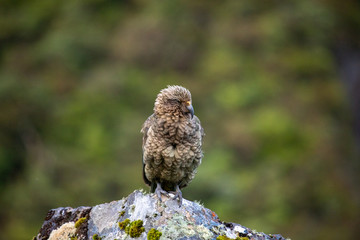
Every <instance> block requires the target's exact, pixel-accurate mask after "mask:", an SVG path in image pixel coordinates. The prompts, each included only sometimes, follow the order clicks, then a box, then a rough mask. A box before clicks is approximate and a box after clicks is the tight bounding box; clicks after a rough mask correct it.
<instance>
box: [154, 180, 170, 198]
mask: <svg viewBox="0 0 360 240" xmlns="http://www.w3.org/2000/svg"><path fill="white" fill-rule="evenodd" d="M155 193H156V195H157V197H158V199H159V200H160V202H162V199H161V195H165V196H167V197H170V196H169V193H168V192H167V191H165V190H164V189H162V187H161V184H160V183H157V185H156V189H155Z"/></svg>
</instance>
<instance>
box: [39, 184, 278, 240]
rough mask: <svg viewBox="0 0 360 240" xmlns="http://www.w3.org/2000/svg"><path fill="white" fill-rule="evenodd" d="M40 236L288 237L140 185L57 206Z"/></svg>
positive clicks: (272, 239)
mask: <svg viewBox="0 0 360 240" xmlns="http://www.w3.org/2000/svg"><path fill="white" fill-rule="evenodd" d="M34 239H35V240H46V239H49V240H54V239H56V240H60V239H71V240H85V239H96V240H97V239H102V240H114V239H119V240H120V239H153V240H157V239H161V240H166V239H179V240H195V239H214V240H227V239H238V240H265V239H266V240H285V238H284V237H282V236H281V235H280V234H269V235H267V234H265V233H262V232H260V233H259V232H256V231H255V230H251V229H249V228H247V227H244V226H242V225H240V224H237V223H226V222H223V221H221V220H220V219H219V217H218V216H217V214H216V213H214V212H213V211H211V210H210V209H207V208H205V207H203V206H202V205H200V204H198V203H196V202H192V201H189V200H186V199H183V204H182V206H181V207H179V204H178V202H177V201H176V200H172V199H168V198H167V197H165V196H163V198H162V201H159V199H158V198H157V196H156V195H155V194H146V193H144V192H143V191H141V190H136V191H134V192H133V193H131V194H130V195H129V196H128V197H126V198H123V199H121V200H118V201H112V202H110V203H104V204H100V205H97V206H94V207H78V208H70V207H65V208H57V209H52V210H50V211H49V212H48V214H47V216H46V218H45V221H44V223H43V225H42V227H41V229H40V231H39V233H38V235H37V236H36V237H34Z"/></svg>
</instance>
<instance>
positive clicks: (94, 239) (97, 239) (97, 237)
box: [92, 234, 102, 240]
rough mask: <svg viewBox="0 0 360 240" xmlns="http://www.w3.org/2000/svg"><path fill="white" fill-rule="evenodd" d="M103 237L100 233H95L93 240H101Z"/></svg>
mask: <svg viewBox="0 0 360 240" xmlns="http://www.w3.org/2000/svg"><path fill="white" fill-rule="evenodd" d="M101 239H102V237H99V235H97V234H94V235H93V236H92V240H101Z"/></svg>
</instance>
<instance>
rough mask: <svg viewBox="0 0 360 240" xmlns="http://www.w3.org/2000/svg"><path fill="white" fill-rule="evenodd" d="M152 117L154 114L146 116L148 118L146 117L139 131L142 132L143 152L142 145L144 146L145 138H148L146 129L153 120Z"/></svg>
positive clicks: (147, 129)
mask: <svg viewBox="0 0 360 240" xmlns="http://www.w3.org/2000/svg"><path fill="white" fill-rule="evenodd" d="M154 118H155V117H154V114H152V115H150V116H149V117H148V119H146V121H145V122H144V124H143V126H142V128H141V133H142V134H143V143H142V149H143V152H144V146H145V143H146V140H147V138H148V131H149V129H150V127H151V125H152V124H153V122H154Z"/></svg>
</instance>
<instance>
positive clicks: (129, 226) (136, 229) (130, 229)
mask: <svg viewBox="0 0 360 240" xmlns="http://www.w3.org/2000/svg"><path fill="white" fill-rule="evenodd" d="M118 224H119V228H120V229H121V230H125V233H126V234H128V235H129V236H130V237H132V238H137V237H140V235H141V234H142V233H143V232H145V228H144V227H143V221H142V220H136V221H133V222H130V219H128V218H127V219H125V220H124V221H122V222H119V223H118Z"/></svg>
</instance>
